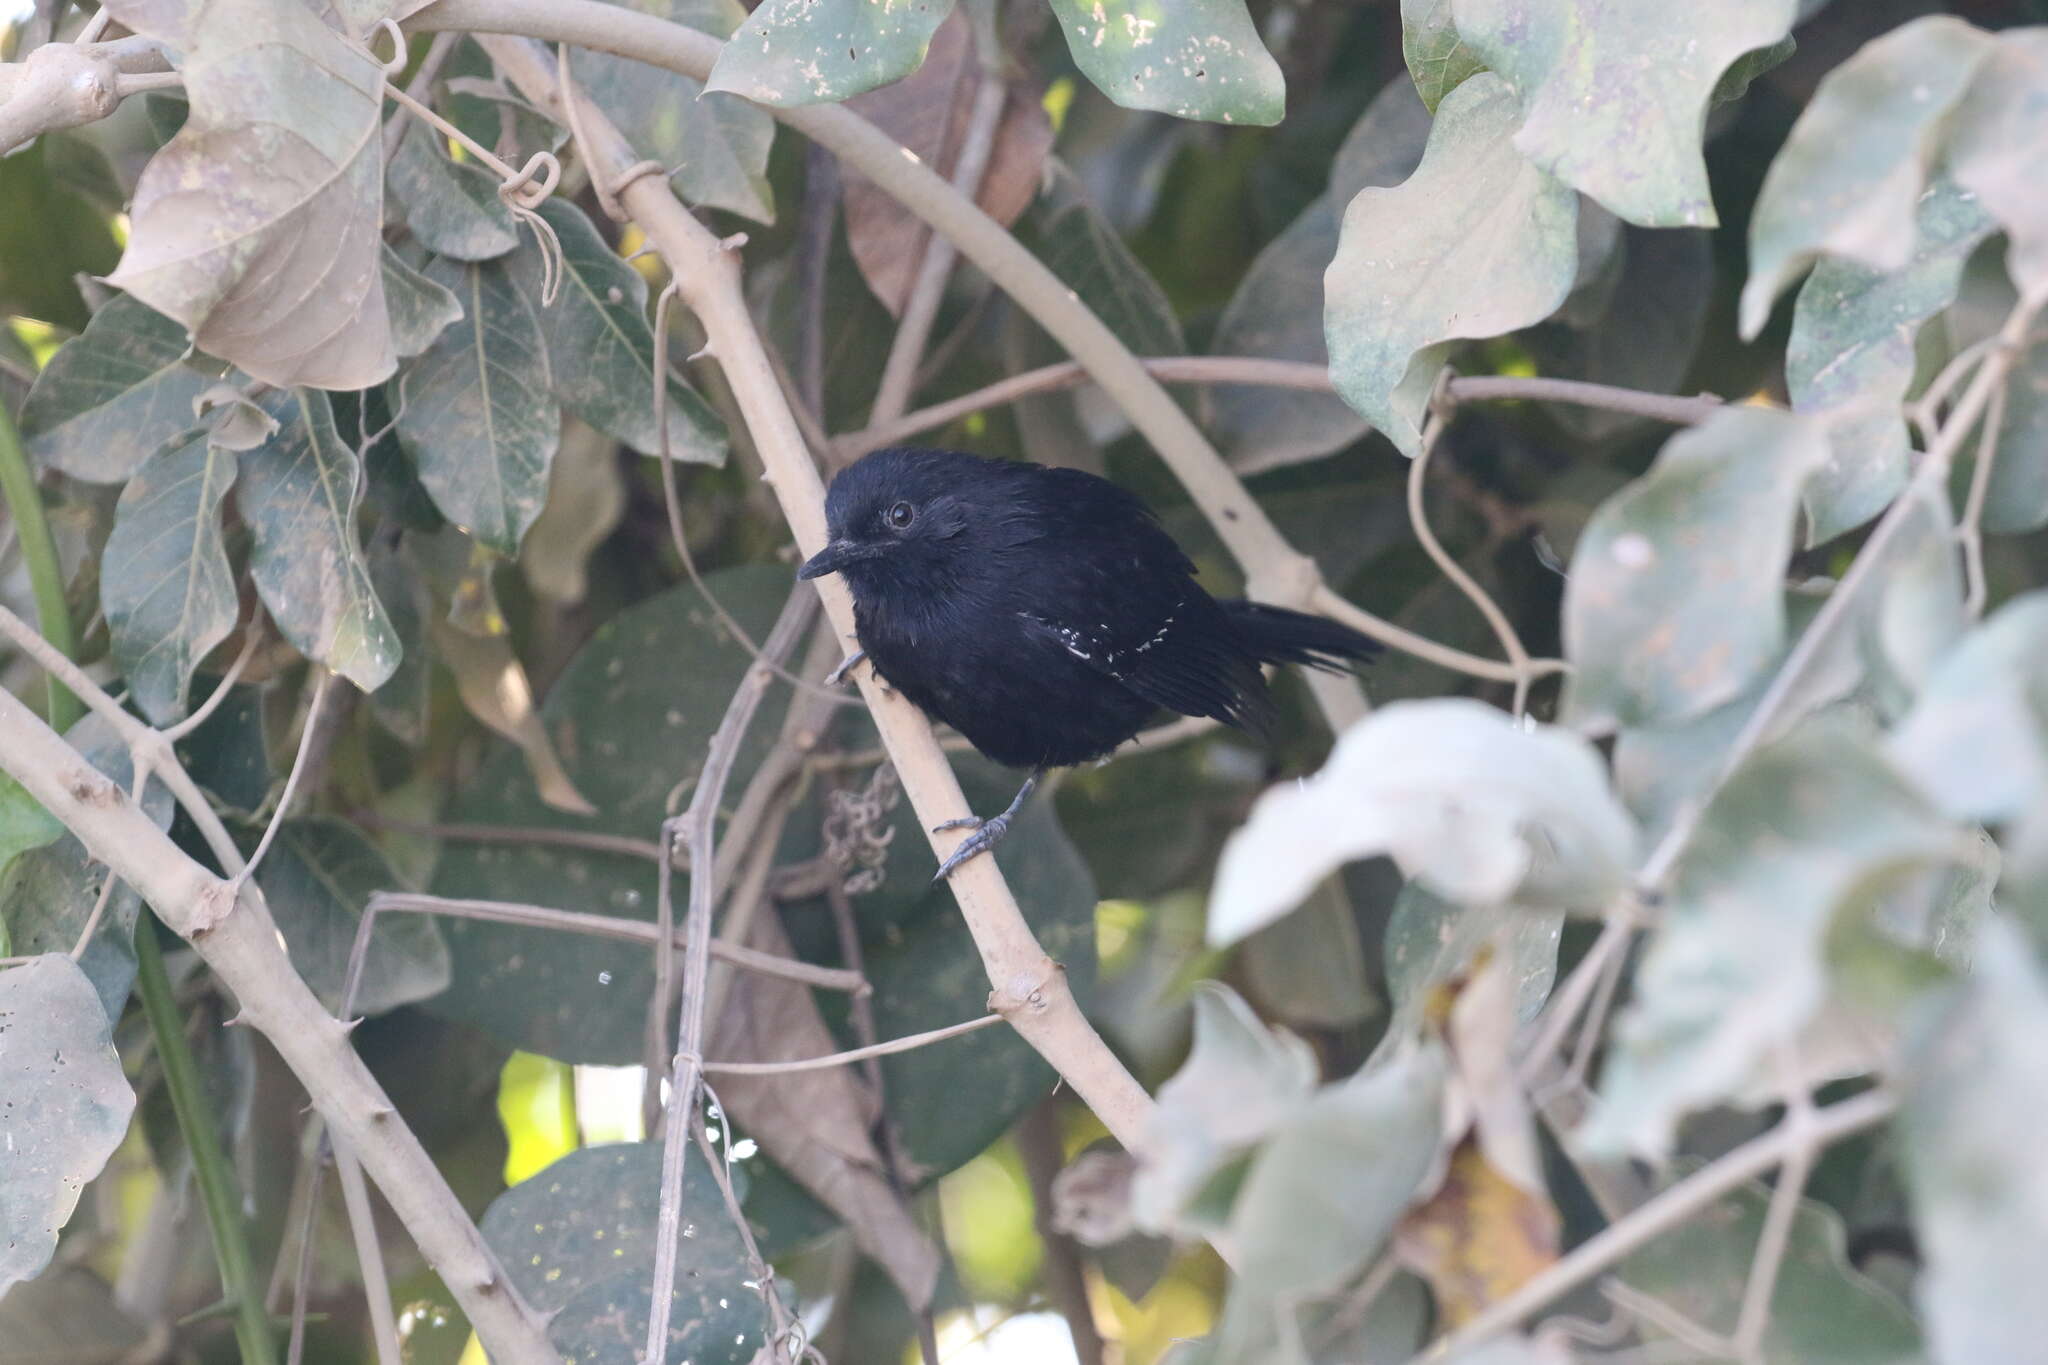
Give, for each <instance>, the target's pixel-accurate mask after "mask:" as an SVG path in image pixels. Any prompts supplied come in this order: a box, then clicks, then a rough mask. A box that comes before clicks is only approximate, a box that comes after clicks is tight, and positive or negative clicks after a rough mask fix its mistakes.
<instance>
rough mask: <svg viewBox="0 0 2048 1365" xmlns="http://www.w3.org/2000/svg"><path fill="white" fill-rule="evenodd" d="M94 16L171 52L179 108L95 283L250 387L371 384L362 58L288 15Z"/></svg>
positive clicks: (376, 281) (371, 252)
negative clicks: (257, 383) (168, 320)
mask: <svg viewBox="0 0 2048 1365" xmlns="http://www.w3.org/2000/svg"><path fill="white" fill-rule="evenodd" d="M109 10H110V12H111V13H112V14H113V15H114V16H115V17H116V18H118V19H119V20H121V22H123V23H124V24H126V25H128V27H129V28H131V29H133V30H134V31H136V32H137V33H141V34H145V35H147V36H149V37H152V38H158V39H161V40H162V41H164V42H166V43H168V44H170V45H171V46H172V47H173V48H175V49H176V50H177V51H178V52H179V54H180V58H179V63H178V74H179V76H180V77H181V78H182V79H183V82H184V87H185V96H186V99H187V100H188V101H189V102H190V103H191V106H192V113H191V116H190V117H189V118H188V119H187V120H186V121H185V126H184V128H183V129H182V130H180V131H179V133H178V135H177V136H176V137H175V138H173V139H172V140H171V142H170V145H169V146H167V147H165V148H164V149H163V150H162V151H161V152H159V153H157V155H156V156H155V158H154V159H152V160H151V162H150V164H149V167H148V169H146V170H145V171H144V172H143V173H142V179H141V182H140V183H139V184H138V185H137V187H136V191H135V202H134V206H133V207H132V209H131V210H130V213H129V220H130V226H129V237H128V246H127V250H126V251H125V252H123V253H122V256H121V265H120V268H119V269H118V270H116V271H115V272H114V274H113V275H112V276H110V277H109V278H110V282H111V283H113V284H116V285H118V286H119V287H121V288H123V289H126V290H127V291H128V292H129V293H131V294H134V295H135V296H136V297H137V298H139V299H141V300H142V301H143V302H145V303H147V304H149V305H150V306H151V307H153V308H155V309H157V310H158V311H159V312H162V313H166V314H168V315H170V316H171V317H173V318H176V319H177V320H178V321H179V322H181V323H183V324H184V325H185V326H186V327H187V328H188V329H189V330H190V331H191V332H192V334H193V336H194V338H195V339H196V340H197V341H198V343H199V345H200V346H201V347H202V348H203V349H205V350H206V351H208V352H210V353H212V354H214V355H217V356H220V357H222V358H223V359H225V360H228V361H230V362H232V363H233V364H235V365H237V366H239V367H240V368H241V369H243V370H244V371H246V372H247V373H249V374H251V375H253V376H255V377H256V378H258V379H261V380H263V381H265V382H266V383H270V384H276V385H279V386H285V385H291V384H316V385H320V386H322V387H325V388H331V389H360V388H365V387H367V386H368V385H371V384H375V383H377V382H379V381H381V380H382V379H384V378H385V377H387V376H388V375H389V374H390V373H391V370H392V367H393V365H394V364H395V362H396V356H395V353H394V352H393V350H392V346H391V324H390V320H389V318H388V317H387V315H386V312H385V306H384V276H383V272H382V271H381V270H380V269H379V268H378V257H379V254H380V252H381V250H382V245H383V244H382V240H381V238H380V236H379V229H380V228H381V226H382V218H383V212H382V210H383V205H382V194H381V193H380V191H381V187H382V179H383V159H384V158H383V143H382V139H381V134H382V131H383V124H382V122H381V119H380V114H381V104H382V94H383V88H384V73H383V70H382V69H381V68H380V67H379V66H378V65H377V62H376V60H375V59H374V58H372V57H371V56H369V54H368V53H366V52H364V51H362V50H361V49H360V48H356V47H353V46H351V45H350V44H349V43H347V42H345V41H344V40H343V39H342V37H341V35H340V34H338V33H336V32H335V31H334V30H333V29H331V28H328V27H327V26H326V25H325V24H323V23H321V22H320V21H319V20H318V19H317V18H315V17H314V15H313V12H312V11H311V10H309V9H307V8H306V7H305V6H303V5H296V4H282V5H281V4H276V3H274V0H212V3H208V4H204V5H193V6H167V5H161V4H156V3H153V0H114V3H112V4H111V5H110V6H109ZM287 92H289V93H287Z"/></svg>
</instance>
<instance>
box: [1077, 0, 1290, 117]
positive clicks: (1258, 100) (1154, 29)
mask: <svg viewBox="0 0 2048 1365" xmlns="http://www.w3.org/2000/svg"><path fill="white" fill-rule="evenodd" d="M1052 12H1053V14H1054V15H1055V16H1056V17H1057V18H1058V19H1059V21H1060V27H1061V28H1062V29H1064V30H1065V31H1066V35H1067V50H1068V51H1069V52H1071V53H1072V54H1073V56H1074V65H1076V66H1078V67H1080V68H1081V74H1083V75H1085V76H1086V77H1087V78H1088V79H1089V80H1091V81H1093V82H1094V83H1095V87H1096V89H1098V90H1100V91H1101V92H1102V93H1103V94H1105V95H1107V96H1109V97H1110V98H1111V99H1112V100H1114V101H1116V102H1117V103H1118V104H1121V105H1122V106H1124V108H1126V109H1156V110H1158V111H1160V112H1161V113H1166V114H1172V115H1174V116H1175V117H1177V118H1194V119H1208V120H1210V121H1211V122H1215V123H1254V124H1272V123H1278V122H1279V121H1280V118H1281V115H1283V114H1284V113H1286V112H1287V82H1286V81H1285V79H1284V78H1283V77H1282V76H1281V74H1280V64H1279V63H1278V62H1276V61H1274V60H1273V54H1272V53H1270V52H1268V51H1266V45H1265V44H1264V43H1263V42H1261V41H1260V40H1259V30H1258V26H1257V25H1255V24H1253V23H1252V17H1251V14H1250V13H1249V12H1248V11H1247V10H1246V9H1245V5H1244V0H1176V3H1174V4H1171V5H1167V4H1161V3H1159V0H1052Z"/></svg>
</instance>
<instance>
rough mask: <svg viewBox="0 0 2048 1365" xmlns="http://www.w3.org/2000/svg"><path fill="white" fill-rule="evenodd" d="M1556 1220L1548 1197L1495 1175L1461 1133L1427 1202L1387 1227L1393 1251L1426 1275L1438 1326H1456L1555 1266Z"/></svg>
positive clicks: (1480, 1152)
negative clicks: (1391, 1230)
mask: <svg viewBox="0 0 2048 1365" xmlns="http://www.w3.org/2000/svg"><path fill="white" fill-rule="evenodd" d="M1562 1223H1563V1220H1562V1219H1561V1218H1560V1217H1559V1216H1558V1212H1557V1208H1556V1206H1555V1205H1553V1204H1552V1203H1551V1202H1550V1200H1549V1198H1548V1196H1546V1195H1544V1194H1543V1193H1542V1192H1541V1191H1540V1189H1539V1190H1538V1191H1535V1192H1531V1191H1530V1190H1528V1189H1527V1188H1525V1187H1524V1186H1523V1185H1522V1184H1521V1183H1519V1182H1518V1181H1514V1180H1510V1179H1509V1178H1508V1177H1507V1176H1505V1175H1503V1174H1501V1172H1500V1171H1499V1170H1497V1169H1496V1168H1495V1167H1494V1166H1493V1165H1492V1164H1491V1163H1490V1162H1488V1161H1487V1159H1486V1153H1485V1152H1484V1151H1483V1150H1482V1149H1481V1147H1480V1145H1479V1144H1478V1142H1476V1141H1474V1140H1472V1139H1469V1138H1468V1139H1466V1141H1464V1142H1463V1143H1461V1144H1459V1146H1458V1149H1457V1151H1456V1152H1455V1153H1453V1154H1452V1156H1451V1165H1450V1170H1449V1171H1448V1172H1446V1173H1445V1175H1444V1183H1443V1184H1442V1185H1441V1186H1439V1187H1438V1189H1437V1192H1436V1193H1435V1194H1434V1195H1432V1196H1431V1197H1430V1199H1429V1202H1427V1203H1425V1204H1422V1205H1419V1206H1418V1207H1416V1208H1413V1209H1410V1210H1409V1211H1408V1213H1407V1215H1406V1216H1405V1217H1404V1218H1402V1220H1401V1224H1400V1226H1399V1227H1397V1228H1396V1229H1395V1230H1394V1251H1395V1254H1396V1255H1398V1256H1399V1257H1400V1259H1401V1263H1402V1264H1403V1265H1405V1266H1407V1267H1408V1268H1409V1269H1410V1270H1413V1271H1414V1272H1415V1273H1416V1274H1418V1275H1420V1276H1422V1277H1423V1278H1424V1279H1426V1280H1428V1281H1429V1287H1430V1289H1431V1290H1432V1291H1433V1292H1434V1293H1435V1295H1436V1307H1437V1312H1438V1313H1439V1314H1440V1315H1441V1317H1442V1325H1443V1326H1444V1327H1447V1328H1456V1327H1460V1326H1463V1325H1464V1324H1465V1323H1467V1322H1470V1321H1471V1320H1472V1319H1473V1318H1474V1317H1475V1316H1477V1315H1478V1313H1479V1311H1480V1310H1481V1309H1482V1308H1485V1307H1487V1306H1488V1305H1489V1304H1493V1303H1498V1302H1499V1301H1500V1300H1502V1299H1504V1298H1506V1297H1507V1296H1508V1295H1509V1294H1512V1293H1513V1292H1514V1291H1515V1290H1517V1289H1519V1288H1520V1287H1521V1286H1522V1285H1524V1284H1525V1283H1527V1282H1528V1281H1529V1280H1530V1279H1531V1278H1532V1277H1534V1276H1535V1275H1536V1274H1537V1273H1538V1272H1539V1271H1542V1270H1544V1269H1547V1268H1548V1267H1549V1266H1551V1265H1553V1264H1555V1263H1556V1261H1557V1248H1558V1236H1559V1232H1560V1230H1561V1227H1562Z"/></svg>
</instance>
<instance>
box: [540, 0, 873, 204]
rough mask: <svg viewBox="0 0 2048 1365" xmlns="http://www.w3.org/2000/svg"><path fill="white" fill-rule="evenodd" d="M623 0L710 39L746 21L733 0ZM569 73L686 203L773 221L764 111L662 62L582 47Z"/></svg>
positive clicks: (770, 135)
mask: <svg viewBox="0 0 2048 1365" xmlns="http://www.w3.org/2000/svg"><path fill="white" fill-rule="evenodd" d="M625 3H626V7H627V8H629V9H634V10H638V11H639V12H640V13H642V14H651V15H653V16H655V17H656V18H659V19H667V20H669V21H671V22H673V23H678V24H683V25H685V26H687V27H689V28H694V29H697V30H698V31H700V32H703V33H708V34H710V35H711V36H712V37H714V38H725V37H727V36H728V35H730V34H731V33H732V31H733V30H734V29H735V28H736V27H738V26H739V25H740V23H741V22H742V21H743V20H745V19H746V18H747V13H746V11H745V10H743V9H741V8H740V6H739V4H738V3H737V0H625ZM763 8H766V7H765V6H764V7H763ZM864 8H872V6H865V7H864ZM778 55H782V54H780V53H778ZM720 62H721V66H722V64H723V62H724V56H723V54H721V56H720ZM569 70H570V71H571V73H573V74H574V76H575V78H576V81H577V83H578V84H579V85H581V86H582V87H583V90H584V93H586V94H587V95H589V96H590V98H591V99H592V100H593V101H595V102H596V104H597V107H598V108H600V109H602V110H604V112H605V115H606V117H608V118H610V119H611V121H612V122H613V123H615V124H617V125H618V127H619V131H620V132H622V133H624V134H625V135H626V140H627V141H628V142H630V143H632V144H633V150H634V151H635V152H636V153H637V154H638V155H640V156H644V157H649V158H652V159H653V160H655V161H659V162H660V163H661V164H662V165H663V166H664V167H673V168H675V169H674V175H673V178H672V179H671V181H670V183H671V184H673V185H674V186H675V187H676V189H677V190H678V191H680V192H681V194H682V196H683V198H684V199H685V200H686V201H688V202H689V203H692V204H697V205H701V206H702V207H704V208H713V209H726V210H729V211H730V212H733V213H737V214H739V215H741V216H742V217H746V218H751V219H753V220H754V221H755V222H757V223H772V222H774V221H775V197H774V192H773V190H772V188H771V187H770V186H769V184H768V148H769V145H770V144H771V143H772V142H773V141H774V140H775V120H774V119H772V118H770V117H769V116H768V114H767V111H765V110H763V109H758V108H756V107H755V106H754V105H752V104H749V103H748V102H747V101H746V100H743V99H739V98H736V97H734V96H732V95H722V94H716V93H712V94H706V93H705V90H704V86H703V85H702V84H700V83H699V82H697V81H694V80H691V79H690V78H689V77H687V76H678V75H677V74H676V73H675V72H673V71H669V70H666V69H664V68H662V67H658V66H653V65H651V64H649V63H647V62H638V61H633V60H631V59H629V58H626V57H615V56H612V55H610V54H609V53H602V52H592V51H590V50H589V49H587V48H581V47H578V48H572V49H570V53H569ZM552 203H553V201H550V204H552Z"/></svg>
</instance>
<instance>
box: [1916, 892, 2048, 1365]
mask: <svg viewBox="0 0 2048 1365" xmlns="http://www.w3.org/2000/svg"><path fill="white" fill-rule="evenodd" d="M2044 1034H2048V982H2044V981H2043V980H2042V973H2041V965H2040V959H2039V958H2038V957H2037V956H2036V955H2035V954H2034V952H2033V951H2032V949H2031V948H2030V947H2029V946H2028V944H2027V943H2026V942H2025V940H2024V939H2022V938H2021V936H2020V935H2019V934H2018V933H2017V932H2015V931H2014V930H2013V928H2012V927H2011V926H2010V925H2009V924H2006V923H2004V922H2002V921H1999V920H1997V919H1995V918H1994V919H1993V920H1992V921H1991V922H1989V923H1987V924H1986V925H1985V926H1984V933H1983V937H1982V939H1981V941H1980V943H1979V947H1978V952H1977V962H1976V970H1975V971H1974V972H1973V973H1972V975H1971V977H1970V979H1969V980H1968V981H1967V982H1965V983H1964V984H1963V985H1962V986H1961V987H1960V988H1959V990H1958V992H1957V998H1956V999H1954V1000H1952V1001H1950V1002H1949V1004H1948V1008H1947V1009H1946V1011H1945V1012H1944V1015H1943V1017H1941V1018H1940V1019H1939V1021H1938V1022H1937V1023H1936V1025H1935V1027H1934V1029H1933V1030H1932V1036H1931V1037H1929V1038H1928V1039H1927V1041H1926V1043H1925V1045H1924V1048H1923V1049H1922V1051H1921V1052H1920V1054H1919V1055H1918V1056H1916V1057H1915V1058H1914V1059H1913V1060H1914V1065H1913V1069H1912V1072H1911V1077H1910V1088H1909V1089H1908V1091H1907V1094H1906V1101H1905V1104H1904V1106H1903V1108H1902V1109H1901V1111H1900V1114H1899V1134H1900V1137H1901V1140H1902V1141H1901V1146H1902V1149H1903V1152H1904V1158H1905V1161H1904V1165H1905V1174H1906V1183H1907V1188H1908V1190H1909V1191H1910V1193H1911V1195H1912V1200H1913V1210H1914V1213H1915V1214H1916V1215H1917V1225H1916V1226H1917V1233H1918V1237H1919V1239H1920V1246H1921V1249H1922V1251H1923V1253H1924V1254H1925V1256H1926V1266H1925V1268H1924V1269H1923V1270H1922V1271H1921V1274H1920V1278H1919V1281H1918V1283H1917V1285H1916V1286H1915V1297H1916V1298H1917V1299H1918V1300H1919V1303H1920V1308H1921V1311H1922V1313H1923V1314H1924V1315H1925V1316H1926V1320H1927V1327H1928V1335H1929V1337H1930V1339H1931V1343H1930V1344H1931V1345H1932V1347H1933V1356H1934V1358H1935V1359H1937V1360H1943V1361H1975V1360H1983V1361H1994V1360H2024V1359H2027V1358H2028V1357H2029V1356H2030V1355H2031V1354H2033V1353H2034V1352H2036V1351H2038V1350H2039V1349H2040V1343H2041V1342H2042V1340H2043V1339H2044V1334H2048V1298H2044V1297H2043V1296H2042V1294H2041V1292H2040V1286H2041V1284H2042V1282H2043V1277H2044V1276H2048V1238H2044V1237H2043V1236H2042V1235H2041V1229H2042V1227H2043V1226H2048V1168H2044V1167H2043V1165H2042V1163H2041V1131H2042V1125H2043V1124H2044V1123H2048V1051H2043V1049H2042V1048H2041V1045H2040V1042H2041V1038H2042V1037H2043V1036H2044Z"/></svg>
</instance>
